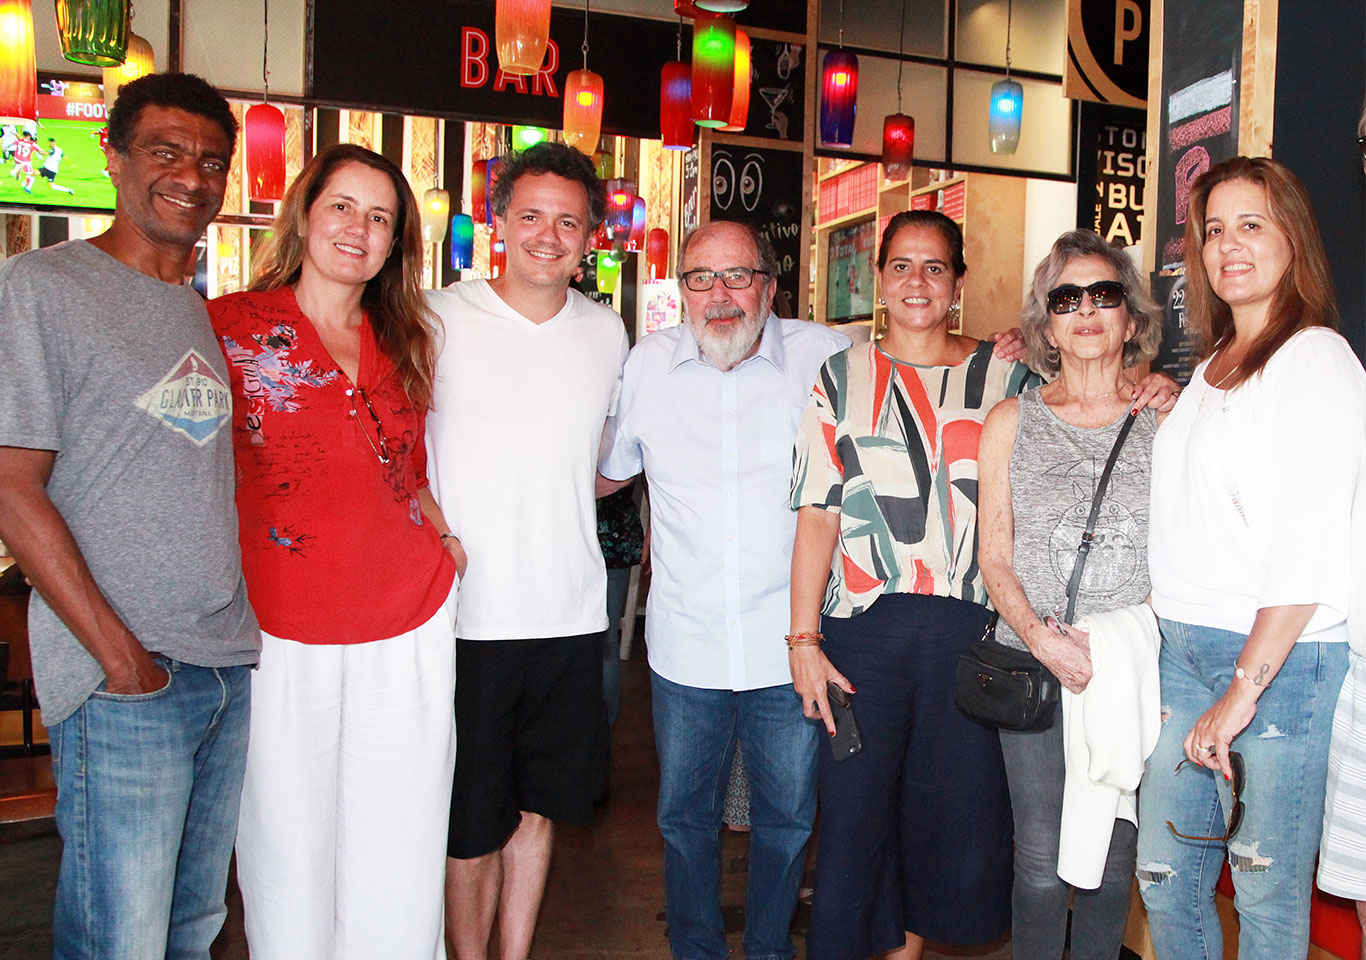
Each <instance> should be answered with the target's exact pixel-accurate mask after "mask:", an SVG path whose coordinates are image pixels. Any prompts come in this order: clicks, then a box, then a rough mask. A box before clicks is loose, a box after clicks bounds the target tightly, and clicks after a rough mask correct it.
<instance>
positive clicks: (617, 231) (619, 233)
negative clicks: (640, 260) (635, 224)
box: [607, 177, 637, 247]
mask: <svg viewBox="0 0 1366 960" xmlns="http://www.w3.org/2000/svg"><path fill="white" fill-rule="evenodd" d="M636 196H637V193H636V184H635V181H634V180H627V179H625V178H622V177H618V178H615V179H612V180H608V181H607V238H608V239H609V240H611V241H612V245H613V246H614V247H616V246H623V247H624V246H625V244H626V241H628V240H629V239H630V238H631V225H632V221H633V219H634V217H635V210H636Z"/></svg>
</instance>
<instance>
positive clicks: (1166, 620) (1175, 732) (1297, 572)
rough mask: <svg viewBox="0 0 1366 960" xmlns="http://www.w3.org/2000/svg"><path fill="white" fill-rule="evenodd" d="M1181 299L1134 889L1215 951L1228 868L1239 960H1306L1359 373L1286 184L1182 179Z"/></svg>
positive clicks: (1188, 938)
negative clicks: (1153, 737) (1185, 363)
mask: <svg viewBox="0 0 1366 960" xmlns="http://www.w3.org/2000/svg"><path fill="white" fill-rule="evenodd" d="M1186 301H1187V317H1188V322H1189V324H1190V326H1191V327H1192V328H1193V329H1194V330H1195V331H1197V333H1198V334H1199V335H1200V337H1201V338H1202V343H1203V344H1204V349H1205V352H1206V358H1205V359H1204V361H1203V362H1202V363H1201V364H1200V365H1199V366H1198V367H1197V368H1196V370H1195V374H1194V375H1193V376H1192V378H1191V381H1190V384H1189V386H1188V387H1187V388H1186V390H1185V391H1184V393H1183V395H1182V396H1181V399H1180V400H1179V401H1178V402H1177V405H1176V408H1175V409H1174V410H1173V411H1172V412H1171V414H1170V416H1169V417H1168V418H1167V420H1166V422H1165V423H1164V424H1163V426H1162V429H1161V430H1160V431H1159V432H1158V435H1157V440H1156V443H1155V444H1154V447H1153V479H1152V508H1151V518H1150V527H1149V560H1148V563H1149V571H1150V574H1151V578H1152V584H1153V594H1152V604H1153V608H1154V610H1155V611H1156V612H1157V615H1158V617H1159V618H1160V620H1161V626H1162V636H1163V646H1162V655H1161V680H1162V705H1163V706H1162V710H1163V720H1164V725H1163V730H1162V736H1161V739H1160V740H1159V742H1158V746H1157V749H1156V751H1155V752H1154V753H1153V755H1152V757H1151V758H1150V759H1149V761H1148V768H1147V773H1146V775H1145V777H1144V780H1143V789H1142V791H1140V796H1139V840H1138V879H1139V885H1140V887H1141V889H1142V891H1143V900H1144V903H1145V904H1146V905H1147V908H1148V918H1149V924H1150V926H1151V929H1152V933H1153V941H1154V945H1155V947H1156V948H1157V954H1158V955H1159V956H1161V957H1162V958H1164V960H1170V958H1187V957H1191V958H1204V957H1223V955H1224V953H1223V945H1222V937H1221V932H1220V926H1219V917H1218V914H1217V913H1216V911H1215V906H1214V885H1215V882H1216V880H1217V879H1218V875H1219V872H1220V870H1221V868H1222V866H1223V861H1224V859H1225V856H1227V859H1228V862H1229V864H1230V866H1231V868H1232V874H1233V883H1234V888H1235V890H1236V891H1237V900H1236V903H1237V906H1238V911H1239V917H1240V927H1241V930H1240V934H1239V953H1238V955H1239V957H1240V958H1242V960H1249V958H1264V957H1265V958H1270V957H1277V958H1284V957H1296V956H1298V957H1302V956H1304V955H1305V953H1306V952H1307V950H1308V941H1309V901H1310V895H1311V891H1312V884H1311V880H1312V877H1313V869H1314V858H1315V854H1316V853H1317V850H1318V840H1319V832H1320V828H1321V819H1322V815H1323V792H1324V779H1325V776H1326V766H1327V755H1328V738H1329V730H1330V725H1331V721H1332V715H1333V704H1334V701H1335V699H1336V697H1337V693H1338V688H1339V686H1340V684H1341V682H1342V677H1343V674H1344V672H1345V670H1346V666H1347V645H1346V643H1345V640H1346V639H1347V632H1346V624H1345V619H1346V612H1347V598H1348V593H1349V587H1350V567H1349V560H1350V542H1351V536H1350V523H1349V520H1350V516H1351V507H1352V499H1353V494H1354V491H1355V488H1356V484H1357V478H1358V473H1359V471H1360V468H1361V465H1362V462H1363V449H1364V448H1366V374H1364V373H1363V371H1362V368H1361V364H1360V363H1359V362H1358V360H1357V358H1356V356H1355V355H1354V354H1353V353H1352V350H1351V348H1350V347H1349V346H1348V345H1347V342H1346V341H1345V340H1344V339H1343V338H1342V337H1341V336H1339V335H1338V334H1337V333H1336V332H1335V328H1336V326H1337V310H1336V307H1335V305H1334V300H1333V292H1332V283H1331V281H1330V279H1329V275H1328V267H1327V262H1326V258H1325V256H1324V251H1323V242H1322V240H1321V239H1320V237H1319V232H1318V227H1317V225H1316V224H1315V221H1314V215H1313V212H1312V208H1311V206H1310V202H1309V197H1308V194H1307V193H1306V192H1305V189H1304V187H1303V185H1302V184H1301V183H1300V182H1299V180H1298V179H1296V177H1295V175H1294V174H1292V173H1291V172H1290V171H1289V170H1287V169H1286V168H1285V167H1283V166H1281V165H1280V164H1278V163H1276V162H1275V161H1273V160H1268V159H1248V158H1246V157H1234V158H1233V159H1231V160H1227V161H1225V162H1223V163H1220V164H1218V165H1216V166H1214V167H1213V168H1211V169H1210V170H1209V171H1208V172H1206V173H1205V174H1204V175H1203V176H1201V177H1200V178H1199V179H1198V180H1197V181H1196V182H1195V184H1194V186H1193V188H1192V190H1191V197H1190V209H1189V212H1188V215H1187V221H1186ZM1182 761H1187V762H1184V763H1183V762H1182ZM1178 765H1179V766H1178ZM1169 822H1170V825H1169Z"/></svg>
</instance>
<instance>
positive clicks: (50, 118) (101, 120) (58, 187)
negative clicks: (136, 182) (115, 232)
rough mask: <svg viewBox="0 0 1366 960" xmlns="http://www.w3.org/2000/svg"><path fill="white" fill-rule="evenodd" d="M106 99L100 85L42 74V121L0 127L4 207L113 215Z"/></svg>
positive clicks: (0, 181) (0, 198) (0, 189)
mask: <svg viewBox="0 0 1366 960" xmlns="http://www.w3.org/2000/svg"><path fill="white" fill-rule="evenodd" d="M105 133H106V130H105V111H104V94H103V91H102V89H101V87H100V85H99V84H97V83H76V82H69V81H66V80H62V79H60V78H57V77H49V76H44V75H41V74H40V75H39V78H38V120H37V122H36V123H34V122H31V121H29V122H19V123H14V122H9V123H5V124H4V125H3V126H0V153H2V154H3V161H2V162H0V208H4V209H9V210H14V209H25V210H36V211H37V212H39V213H80V212H88V213H107V212H108V211H110V210H113V209H114V185H113V184H112V183H110V181H109V175H108V174H107V173H106V172H105V169H104V150H103V148H102V146H101V144H102V143H103V142H104V138H105Z"/></svg>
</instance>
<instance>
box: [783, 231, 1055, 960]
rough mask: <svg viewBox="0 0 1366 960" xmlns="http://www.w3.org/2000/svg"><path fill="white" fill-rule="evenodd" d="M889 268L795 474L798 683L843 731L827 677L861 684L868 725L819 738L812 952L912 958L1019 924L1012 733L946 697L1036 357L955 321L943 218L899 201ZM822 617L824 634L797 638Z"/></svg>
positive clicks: (814, 958)
mask: <svg viewBox="0 0 1366 960" xmlns="http://www.w3.org/2000/svg"><path fill="white" fill-rule="evenodd" d="M878 270H879V271H880V273H881V280H882V292H883V297H884V299H885V301H886V304H887V313H888V318H887V331H886V334H885V335H884V337H883V338H882V339H881V340H878V341H874V342H872V343H868V344H858V345H855V346H854V347H852V348H850V349H849V350H847V351H846V352H844V353H840V354H836V355H835V356H833V357H831V358H830V359H829V360H828V361H826V363H825V366H824V367H823V368H822V369H821V374H820V379H819V380H818V381H817V383H816V386H815V389H814V391H813V392H812V395H811V402H810V405H809V406H808V407H807V411H806V415H805V417H804V419H803V421H802V426H801V429H800V431H799V433H798V437H797V450H796V461H795V466H794V475H793V490H792V506H793V508H794V509H797V510H798V511H799V513H798V519H797V539H796V544H795V547H794V552H793V558H792V632H793V634H794V639H795V640H796V643H791V641H790V645H791V648H792V649H791V653H790V659H791V664H792V676H793V683H794V686H795V687H796V690H797V693H798V695H800V696H801V698H802V702H803V704H804V706H805V710H806V715H807V716H808V717H811V718H816V717H821V718H823V719H824V720H825V724H826V727H827V728H828V729H829V730H830V731H831V733H832V734H833V732H834V726H833V723H832V722H831V720H830V712H829V707H828V704H827V695H826V683H827V681H829V682H833V683H835V684H837V685H838V686H840V687H842V688H843V689H844V690H845V691H847V692H849V693H851V694H852V693H854V691H855V688H857V690H858V693H857V695H856V696H855V697H854V698H853V699H854V710H855V715H856V716H857V718H858V724H859V728H860V731H861V734H862V740H863V750H862V752H860V753H858V754H856V755H854V756H852V757H850V758H848V759H847V760H844V761H843V762H841V763H839V764H836V763H835V762H834V760H833V754H831V753H828V752H827V751H825V750H822V751H821V755H820V781H819V782H820V798H821V841H820V847H819V849H818V852H817V857H816V880H815V900H814V902H813V904H812V910H811V925H810V930H809V933H808V937H807V956H808V957H809V958H811V960H858V958H862V957H867V956H870V955H872V954H876V953H880V952H883V951H886V950H891V949H896V948H900V947H902V945H903V944H904V945H905V946H906V952H905V955H906V956H910V957H918V956H919V955H920V951H921V949H922V944H923V940H922V938H929V939H932V940H945V941H950V942H956V943H980V942H984V941H987V940H992V939H994V938H995V937H997V936H999V935H1000V934H1001V933H1002V932H1003V931H1004V930H1005V929H1006V927H1007V926H1008V924H1009V922H1010V884H1011V869H1010V867H1011V857H1010V847H1011V828H1010V804H1009V799H1008V797H1007V792H1006V780H1005V771H1004V768H1003V766H1002V762H1001V747H1000V742H999V740H998V739H997V737H996V735H995V732H994V731H991V730H989V729H987V728H985V727H982V726H978V725H976V724H974V723H972V722H971V721H969V720H967V719H966V718H965V717H964V716H963V715H962V714H961V713H959V712H958V710H957V708H956V707H955V706H954V700H953V697H954V672H955V668H956V664H957V660H958V656H959V654H960V653H961V652H962V651H963V649H964V648H965V647H966V645H967V643H968V641H969V640H971V639H972V638H973V637H975V636H980V635H981V634H982V631H983V629H984V628H985V627H986V625H987V623H988V622H989V620H990V617H991V614H990V611H988V610H987V608H986V606H985V603H986V591H985V589H984V587H983V585H982V577H981V571H980V570H979V569H978V566H977V557H976V544H977V519H976V515H977V502H976V501H977V437H978V434H979V433H980V432H981V428H982V421H983V419H985V417H986V415H987V411H989V410H990V409H991V407H992V406H993V405H994V404H995V403H996V402H997V401H998V400H1001V399H1003V398H1005V397H1012V396H1015V395H1016V394H1017V393H1019V392H1020V390H1021V389H1023V388H1024V387H1025V386H1026V385H1027V384H1028V383H1030V381H1031V374H1030V372H1029V370H1028V368H1026V367H1025V366H1024V365H1023V364H1022V363H1013V362H1007V361H1003V360H1000V359H998V358H996V357H994V356H993V355H992V345H991V344H990V343H989V342H985V341H978V340H974V339H972V338H971V337H965V336H962V335H961V334H957V333H954V332H952V331H951V330H950V318H951V315H952V313H953V312H954V311H953V308H954V306H955V305H956V303H957V302H958V298H959V296H960V294H961V293H962V289H963V278H964V274H965V273H966V271H967V267H966V265H965V264H964V262H963V235H962V232H961V231H960V230H959V228H958V225H957V224H955V223H954V222H953V221H952V220H950V219H949V218H948V217H945V216H943V215H942V214H939V213H933V212H929V211H910V212H907V213H900V214H897V215H896V216H895V217H893V218H892V220H891V222H890V223H889V224H888V226H887V230H886V232H885V233H884V234H883V237H882V244H881V247H880V248H879V250H878ZM832 558H833V562H832ZM827 581H828V582H827ZM822 595H823V600H822ZM819 629H824V631H825V638H824V639H825V645H824V649H822V647H821V646H819V645H817V644H815V643H810V642H808V643H803V642H802V638H801V635H802V634H807V635H814V636H819V634H817V631H818V630H819Z"/></svg>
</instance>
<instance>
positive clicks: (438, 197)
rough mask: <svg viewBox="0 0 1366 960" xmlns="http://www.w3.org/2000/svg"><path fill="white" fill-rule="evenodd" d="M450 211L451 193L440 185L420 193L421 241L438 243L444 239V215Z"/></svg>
mask: <svg viewBox="0 0 1366 960" xmlns="http://www.w3.org/2000/svg"><path fill="white" fill-rule="evenodd" d="M450 212H451V195H450V193H448V192H447V191H445V190H442V189H441V188H440V187H430V188H429V189H427V190H424V191H423V193H422V242H423V243H440V242H441V241H442V240H445V239H446V217H447V215H448V214H449V213H450Z"/></svg>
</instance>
